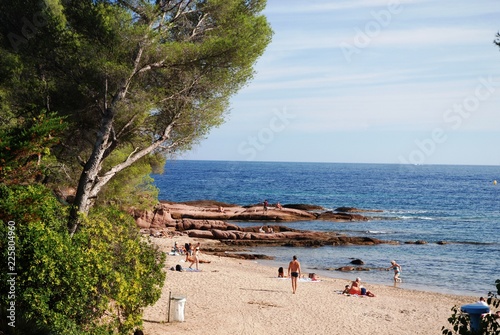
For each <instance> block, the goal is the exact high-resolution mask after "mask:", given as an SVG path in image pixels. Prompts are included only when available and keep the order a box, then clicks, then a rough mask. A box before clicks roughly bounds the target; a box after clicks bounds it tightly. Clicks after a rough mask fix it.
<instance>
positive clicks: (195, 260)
mask: <svg viewBox="0 0 500 335" xmlns="http://www.w3.org/2000/svg"><path fill="white" fill-rule="evenodd" d="M200 248H201V243H200V242H198V243H197V244H196V248H195V249H194V257H193V258H192V259H191V264H190V265H189V268H190V269H191V267H192V266H193V264H196V270H199V268H198V267H199V264H200Z"/></svg>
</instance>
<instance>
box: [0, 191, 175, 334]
mask: <svg viewBox="0 0 500 335" xmlns="http://www.w3.org/2000/svg"><path fill="white" fill-rule="evenodd" d="M66 220H67V208H65V207H63V206H62V205H61V204H60V203H59V202H58V201H57V200H56V198H55V197H54V196H53V195H52V193H51V192H50V191H49V190H48V189H46V188H45V187H43V186H15V187H7V186H5V185H0V221H1V222H0V237H1V240H0V247H1V248H0V250H1V254H2V259H4V260H7V258H8V252H9V245H8V241H9V237H10V238H11V240H12V241H15V244H14V246H15V251H14V252H15V268H14V269H13V271H2V273H1V275H0V280H1V282H0V290H1V292H2V295H1V300H0V304H1V305H2V306H9V304H10V303H11V301H15V307H16V318H17V319H18V320H19V321H20V322H21V320H22V322H27V323H32V324H34V325H36V326H37V327H40V328H41V329H49V330H50V331H52V332H53V333H55V334H75V335H76V334H88V335H98V334H99V335H100V334H129V333H130V332H131V331H132V330H133V329H134V328H135V327H136V326H138V325H140V324H141V317H142V311H143V308H144V307H145V306H147V305H150V304H153V303H154V302H155V301H156V300H157V299H158V298H159V296H160V293H161V285H162V284H163V280H164V278H165V273H164V272H163V263H164V257H165V256H164V255H163V253H161V252H159V251H158V250H157V249H156V248H153V247H152V245H151V244H149V243H148V241H147V240H143V238H142V237H141V236H140V235H139V233H138V229H137V228H136V226H135V222H134V221H133V219H132V218H131V217H130V216H129V215H127V214H125V213H122V212H120V211H118V210H116V209H114V208H97V209H95V210H94V211H92V212H91V213H90V214H89V216H88V217H87V218H83V222H84V224H83V225H82V227H81V230H80V231H79V232H78V233H77V234H75V235H74V236H73V237H72V238H71V237H70V235H69V234H68V231H67V229H66V227H67V225H66ZM9 222H10V224H9ZM12 226H14V227H15V230H14V234H13V233H12V228H11V227H12ZM9 231H10V235H9ZM11 244H12V243H11ZM11 249H12V248H11ZM10 252H12V250H10ZM9 273H16V275H15V276H14V277H15V297H14V299H12V296H11V297H10V298H9V295H8V293H9V290H11V288H10V286H9V284H8V282H7V279H12V277H13V276H12V275H9ZM2 318H5V316H2ZM0 325H2V324H0ZM3 326H4V325H2V328H3ZM9 327H10V326H8V325H7V329H5V328H4V329H1V328H0V330H2V331H4V332H7V331H11V330H12V329H11V328H12V327H10V328H9Z"/></svg>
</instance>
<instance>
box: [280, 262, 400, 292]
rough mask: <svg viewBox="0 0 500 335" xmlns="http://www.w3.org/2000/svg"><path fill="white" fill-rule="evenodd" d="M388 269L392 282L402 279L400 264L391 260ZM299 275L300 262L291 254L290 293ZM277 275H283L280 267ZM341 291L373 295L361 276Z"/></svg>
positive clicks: (398, 281)
mask: <svg viewBox="0 0 500 335" xmlns="http://www.w3.org/2000/svg"><path fill="white" fill-rule="evenodd" d="M390 269H392V270H394V283H400V282H401V281H402V280H401V278H400V274H401V265H399V264H398V263H396V261H395V260H392V261H391V266H390V267H388V268H387V269H386V270H387V271H389V270H390ZM300 275H301V268H300V262H299V260H298V259H297V256H295V255H293V257H292V260H291V261H290V263H289V264H288V277H289V278H291V281H292V293H293V294H295V292H296V291H297V281H298V279H299V278H300ZM314 275H315V274H314ZM315 276H316V275H315ZM278 277H284V274H283V268H282V267H280V268H279V269H278ZM312 280H313V281H314V280H317V277H316V278H312ZM342 293H343V294H349V295H361V296H368V297H375V294H373V293H372V292H370V291H368V290H367V289H366V288H365V287H364V286H363V285H361V278H359V277H357V278H356V280H354V281H352V282H351V285H346V286H345V287H344V291H343V292H342Z"/></svg>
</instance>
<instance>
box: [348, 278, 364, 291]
mask: <svg viewBox="0 0 500 335" xmlns="http://www.w3.org/2000/svg"><path fill="white" fill-rule="evenodd" d="M349 294H357V295H361V279H360V278H359V277H358V278H356V280H355V281H353V282H352V283H351V288H350V289H349Z"/></svg>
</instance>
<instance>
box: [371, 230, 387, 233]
mask: <svg viewBox="0 0 500 335" xmlns="http://www.w3.org/2000/svg"><path fill="white" fill-rule="evenodd" d="M366 233H368V234H389V233H388V232H386V231H383V230H368V231H366Z"/></svg>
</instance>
